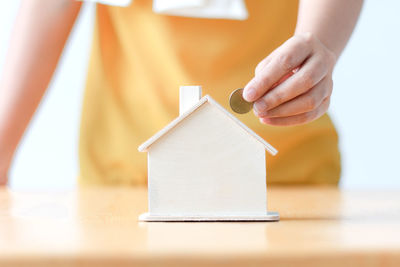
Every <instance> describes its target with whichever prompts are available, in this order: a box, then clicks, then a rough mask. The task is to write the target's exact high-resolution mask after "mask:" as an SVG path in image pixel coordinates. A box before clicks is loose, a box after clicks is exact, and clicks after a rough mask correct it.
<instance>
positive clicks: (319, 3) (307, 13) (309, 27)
mask: <svg viewBox="0 0 400 267" xmlns="http://www.w3.org/2000/svg"><path fill="white" fill-rule="evenodd" d="M362 3H363V0H300V6H299V13H298V19H297V26H296V33H304V32H311V33H312V34H314V35H315V36H316V37H317V38H318V39H319V40H320V41H321V42H322V43H323V44H324V45H325V46H326V47H327V48H328V49H329V50H331V51H332V52H333V53H334V54H335V55H336V57H339V56H340V54H341V53H342V51H343V49H344V47H345V46H346V43H347V41H348V40H349V38H350V35H351V33H352V32H353V29H354V26H355V24H356V22H357V19H358V16H359V14H360V10H361V7H362Z"/></svg>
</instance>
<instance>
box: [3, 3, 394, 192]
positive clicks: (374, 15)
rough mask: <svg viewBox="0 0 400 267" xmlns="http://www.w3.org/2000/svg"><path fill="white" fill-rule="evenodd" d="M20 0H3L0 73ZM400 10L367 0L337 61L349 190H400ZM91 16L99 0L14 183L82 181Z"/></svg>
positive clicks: (25, 147)
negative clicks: (82, 115) (81, 135)
mask: <svg viewBox="0 0 400 267" xmlns="http://www.w3.org/2000/svg"><path fill="white" fill-rule="evenodd" d="M19 2H20V1H18V0H14V1H1V2H0V71H1V70H2V68H3V64H4V58H5V54H6V50H7V46H8V42H9V38H10V33H11V30H12V26H13V22H14V19H15V16H16V13H17V10H18V7H19ZM399 10H400V1H395V0H384V1H373V0H366V1H365V4H364V8H363V10H362V12H361V17H360V20H359V22H358V24H357V26H356V29H355V31H354V34H353V36H352V38H351V40H350V42H349V44H348V46H347V48H346V49H345V51H344V53H343V54H342V57H341V58H340V60H339V62H338V64H337V66H336V70H335V73H334V83H335V86H334V92H333V98H332V101H331V107H330V110H329V113H330V114H331V116H332V118H333V120H334V122H335V124H336V127H337V129H338V131H339V136H340V148H341V152H342V164H343V170H342V179H341V184H340V186H341V187H342V188H345V189H358V188H363V189H368V188H381V189H392V188H400V160H399V159H400V155H399V153H400V119H399V117H400V102H399V101H400V79H399V76H400V74H399V70H400V68H399V63H400V51H399V50H400V34H399V29H400V19H399ZM93 19H94V5H92V4H87V5H85V6H84V8H83V10H82V12H81V14H80V16H79V18H78V21H77V23H76V25H75V27H74V30H73V32H72V35H71V37H70V40H69V42H68V44H67V47H66V49H65V50H64V55H63V58H62V59H61V62H60V64H59V66H58V69H57V71H56V75H55V77H54V78H53V81H52V82H51V85H50V88H49V90H48V91H47V94H46V95H45V97H44V99H43V101H42V104H41V106H40V108H39V109H38V112H37V113H36V115H35V117H34V118H33V120H32V122H31V124H30V126H29V129H28V131H27V132H26V134H25V137H24V139H23V141H22V143H21V145H20V147H19V149H18V152H17V154H16V157H15V159H14V165H13V167H12V170H11V174H10V180H11V187H12V188H13V189H19V190H24V189H30V190H31V189H43V188H52V189H58V190H68V189H70V188H72V187H74V186H75V185H76V181H77V179H76V178H77V173H78V134H79V123H80V109H81V102H82V94H83V88H84V83H85V76H86V70H87V64H88V58H89V52H90V43H91V36H92V34H91V32H92V29H93ZM398 164H399V165H398Z"/></svg>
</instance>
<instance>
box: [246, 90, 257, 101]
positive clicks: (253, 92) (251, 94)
mask: <svg viewBox="0 0 400 267" xmlns="http://www.w3.org/2000/svg"><path fill="white" fill-rule="evenodd" d="M255 96H256V90H255V89H254V88H253V87H249V88H246V90H244V92H243V98H244V99H245V100H246V101H248V102H251V101H253V100H254V98H255Z"/></svg>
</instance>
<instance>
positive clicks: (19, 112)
mask: <svg viewBox="0 0 400 267" xmlns="http://www.w3.org/2000/svg"><path fill="white" fill-rule="evenodd" d="M80 5H81V4H80V3H77V2H75V1H71V0H57V1H54V0H27V1H23V2H22V3H21V7H20V10H19V13H18V16H17V20H16V23H15V26H14V29H13V33H12V37H11V41H10V45H9V49H8V52H7V55H6V61H5V64H4V67H3V72H2V75H1V79H0V169H2V168H3V169H4V168H5V167H4V166H6V165H7V164H8V163H9V161H10V160H11V158H12V155H13V153H14V150H15V148H16V146H17V145H18V143H19V140H20V138H21V136H22V135H23V132H24V130H25V128H26V126H27V124H28V123H29V120H30V119H31V117H32V115H33V113H34V111H35V110H36V108H37V106H38V104H39V102H40V100H41V98H42V96H43V94H44V92H45V90H46V88H47V86H48V84H49V81H50V80H51V77H52V74H53V72H54V69H55V68H56V65H57V61H58V58H59V56H60V54H61V52H62V50H63V47H64V44H65V41H66V39H67V38H68V35H69V32H70V30H71V28H72V26H73V23H74V21H75V18H76V16H77V14H78V12H79V8H80ZM0 171H1V170H0ZM0 179H1V178H0Z"/></svg>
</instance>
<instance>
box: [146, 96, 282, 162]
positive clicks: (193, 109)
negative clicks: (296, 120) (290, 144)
mask: <svg viewBox="0 0 400 267" xmlns="http://www.w3.org/2000/svg"><path fill="white" fill-rule="evenodd" d="M207 103H208V104H210V105H213V106H214V107H215V108H216V109H218V110H219V111H220V112H222V113H223V114H225V115H226V116H227V117H228V118H229V119H230V120H232V121H234V122H235V123H236V124H237V125H238V126H239V127H241V128H242V129H243V130H244V131H245V132H247V133H248V134H249V135H250V136H251V137H253V138H255V139H256V140H257V141H258V142H260V143H261V144H262V145H263V146H264V147H265V149H266V150H267V151H268V152H269V153H270V154H271V155H273V156H275V155H276V154H277V153H278V151H277V150H276V149H275V148H274V147H273V146H272V145H270V144H269V143H268V142H266V141H265V140H264V139H262V138H261V137H260V136H259V135H257V134H256V133H255V132H254V131H253V130H251V129H250V128H249V127H247V126H246V125H244V124H243V123H242V122H241V121H240V120H238V119H237V118H236V117H235V116H233V115H232V114H231V113H229V111H227V110H226V109H225V108H224V107H222V106H221V105H220V104H218V102H216V101H215V100H214V99H212V97H211V96H209V95H206V96H204V97H203V98H201V99H200V100H199V102H198V103H197V104H195V105H194V106H192V107H191V108H190V109H188V110H187V111H186V112H184V113H183V114H182V115H180V116H179V117H177V118H176V119H175V120H173V121H172V122H170V123H169V124H168V125H167V126H165V127H164V128H163V129H162V130H160V131H159V132H157V133H156V134H155V135H153V136H152V137H150V138H149V139H148V140H147V141H146V142H144V143H143V144H141V145H140V146H139V148H138V150H139V152H147V151H148V148H149V147H150V146H151V145H152V144H153V143H155V142H156V141H157V140H158V139H159V138H161V137H162V136H163V135H164V134H166V133H168V132H169V131H170V130H172V129H173V128H174V127H175V126H177V125H178V124H179V123H181V122H182V121H183V120H184V119H185V118H187V117H189V116H190V115H191V114H192V113H194V112H196V111H197V110H198V109H199V108H200V107H202V106H203V105H204V104H207Z"/></svg>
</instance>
